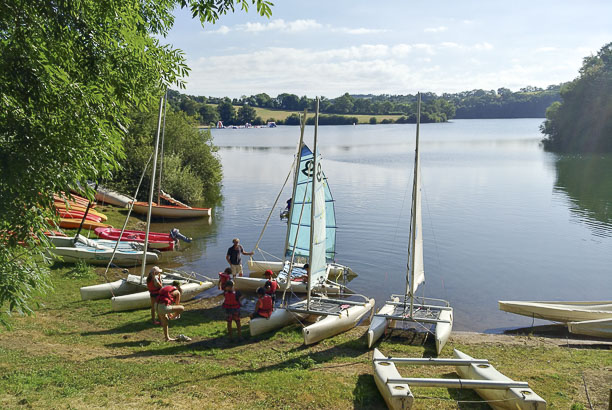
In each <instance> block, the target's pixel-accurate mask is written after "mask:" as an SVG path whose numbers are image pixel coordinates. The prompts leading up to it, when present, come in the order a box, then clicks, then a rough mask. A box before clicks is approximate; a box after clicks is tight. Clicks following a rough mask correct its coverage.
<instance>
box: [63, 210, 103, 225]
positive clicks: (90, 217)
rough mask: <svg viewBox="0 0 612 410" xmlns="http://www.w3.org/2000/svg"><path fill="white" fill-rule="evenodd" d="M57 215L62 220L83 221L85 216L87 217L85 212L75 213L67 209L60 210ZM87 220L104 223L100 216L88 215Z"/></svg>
mask: <svg viewBox="0 0 612 410" xmlns="http://www.w3.org/2000/svg"><path fill="white" fill-rule="evenodd" d="M57 213H58V214H59V216H61V217H62V218H76V219H78V218H81V219H83V215H85V212H83V211H74V210H70V211H69V210H65V209H58V210H57ZM85 219H86V220H88V221H94V222H102V218H101V217H100V216H98V215H95V214H92V213H87V217H86V218H85Z"/></svg>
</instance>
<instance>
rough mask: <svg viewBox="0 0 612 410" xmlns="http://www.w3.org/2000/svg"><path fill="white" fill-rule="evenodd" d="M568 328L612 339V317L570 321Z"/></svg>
mask: <svg viewBox="0 0 612 410" xmlns="http://www.w3.org/2000/svg"><path fill="white" fill-rule="evenodd" d="M567 328H568V329H569V331H570V333H574V334H578V335H585V336H594V337H602V338H606V339H612V317H610V318H608V319H598V320H585V321H582V322H569V323H568V324H567Z"/></svg>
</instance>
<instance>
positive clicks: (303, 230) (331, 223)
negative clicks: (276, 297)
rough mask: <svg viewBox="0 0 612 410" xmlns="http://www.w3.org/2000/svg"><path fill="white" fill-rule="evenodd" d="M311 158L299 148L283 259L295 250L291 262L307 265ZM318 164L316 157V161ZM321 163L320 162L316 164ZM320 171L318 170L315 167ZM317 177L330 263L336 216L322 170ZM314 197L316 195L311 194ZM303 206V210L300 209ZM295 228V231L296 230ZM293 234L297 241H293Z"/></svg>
mask: <svg viewBox="0 0 612 410" xmlns="http://www.w3.org/2000/svg"><path fill="white" fill-rule="evenodd" d="M313 159H314V156H313V153H312V151H311V150H310V148H308V147H307V146H306V145H302V150H301V152H300V163H299V166H298V168H297V172H298V177H297V179H296V185H295V187H294V194H293V201H292V204H291V208H292V212H291V220H290V221H289V223H288V226H287V229H289V235H288V240H287V249H286V250H285V258H287V259H291V257H292V254H293V252H294V251H295V261H296V262H298V263H306V262H308V257H309V252H310V217H311V204H312V195H311V190H312V176H313V172H312V167H313V163H314V161H313ZM319 161H320V158H319ZM319 164H321V162H319ZM319 169H321V167H319ZM318 175H320V178H321V184H320V186H321V187H322V194H323V197H322V199H321V200H322V201H324V202H323V203H324V205H323V206H322V209H323V210H324V211H323V212H324V213H323V214H324V221H325V223H324V225H323V226H324V227H325V259H326V262H333V261H334V259H335V253H336V215H335V209H334V200H333V197H332V194H331V191H330V190H329V185H328V184H327V178H326V177H325V174H324V173H323V171H320V172H319V173H318ZM315 196H316V194H315ZM302 206H303V210H302ZM298 227H299V229H298ZM296 235H297V240H296Z"/></svg>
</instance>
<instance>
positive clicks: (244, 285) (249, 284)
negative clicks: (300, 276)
mask: <svg viewBox="0 0 612 410" xmlns="http://www.w3.org/2000/svg"><path fill="white" fill-rule="evenodd" d="M233 280H234V285H235V286H236V289H239V290H240V291H242V292H255V291H257V288H259V287H264V285H265V284H266V281H267V279H259V278H249V277H243V276H236V278H234V279H233ZM284 290H285V284H284V283H279V286H278V289H277V290H276V292H283V291H284ZM313 291H315V292H318V293H325V294H328V295H337V294H338V293H340V287H339V286H337V285H333V284H330V283H327V284H324V285H321V286H315V287H314V288H313ZM290 292H292V293H306V283H304V282H297V281H291V288H290Z"/></svg>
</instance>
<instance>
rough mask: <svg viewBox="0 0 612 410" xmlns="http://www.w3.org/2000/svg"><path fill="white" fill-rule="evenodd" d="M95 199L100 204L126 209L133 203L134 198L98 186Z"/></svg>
mask: <svg viewBox="0 0 612 410" xmlns="http://www.w3.org/2000/svg"><path fill="white" fill-rule="evenodd" d="M95 198H96V201H98V202H104V203H106V204H111V205H115V206H118V207H120V208H126V207H127V206H128V205H129V204H130V203H131V202H132V201H133V199H132V198H130V197H128V196H126V195H123V194H120V193H119V192H115V191H113V190H110V189H106V188H103V187H101V186H98V189H97V191H96V195H95Z"/></svg>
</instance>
